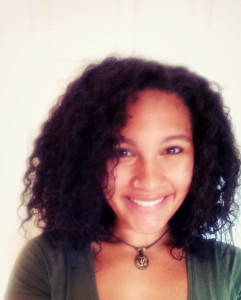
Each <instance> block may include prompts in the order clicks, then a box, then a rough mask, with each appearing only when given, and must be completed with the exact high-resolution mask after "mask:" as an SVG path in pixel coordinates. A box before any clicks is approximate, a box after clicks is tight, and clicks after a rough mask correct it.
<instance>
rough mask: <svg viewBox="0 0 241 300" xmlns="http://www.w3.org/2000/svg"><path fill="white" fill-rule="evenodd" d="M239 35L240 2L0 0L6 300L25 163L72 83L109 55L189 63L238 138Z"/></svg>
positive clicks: (17, 243)
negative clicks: (213, 89)
mask: <svg viewBox="0 0 241 300" xmlns="http://www.w3.org/2000/svg"><path fill="white" fill-rule="evenodd" d="M240 35H241V1H240V0H91V1H87V0H68V1H65V0H21V1H19V0H0V85H1V89H0V138H1V147H0V214H1V215H0V230H1V244H0V251H1V252H0V257H1V264H0V265H1V273H0V299H1V298H2V296H3V293H4V290H5V286H6V282H7V280H8V276H9V273H10V270H11V268H12V265H13V263H14V260H15V258H16V255H17V254H18V252H19V251H20V249H21V247H22V246H23V244H24V242H25V241H24V239H23V238H22V237H21V235H19V234H18V227H19V219H18V217H17V213H16V210H17V206H18V204H19V195H20V193H21V191H22V177H23V173H24V170H25V161H26V158H27V156H28V155H29V154H30V152H31V149H32V141H33V139H34V138H35V136H36V135H37V134H38V132H39V126H40V124H41V123H42V122H43V121H44V120H45V119H46V118H47V116H48V110H49V109H50V107H51V106H52V105H53V104H54V103H55V101H56V99H57V96H58V95H59V94H61V93H63V92H64V89H65V87H66V84H67V83H68V82H69V81H70V80H71V79H73V78H74V77H75V76H76V75H77V74H79V73H80V72H81V70H82V69H83V68H84V67H85V66H86V65H87V64H88V63H91V62H95V61H99V60H100V59H103V58H104V57H106V56H107V55H111V54H112V55H121V56H130V55H132V56H133V55H135V56H141V57H145V58H150V59H156V60H159V61H162V62H166V63H171V64H179V65H184V66H187V67H189V68H191V69H192V70H194V71H196V72H198V73H200V74H202V75H203V76H205V77H208V78H209V79H210V80H213V81H215V82H218V83H219V84H220V85H221V87H222V89H223V96H224V99H225V103H226V105H227V106H228V107H229V108H230V114H231V117H232V120H233V124H234V130H235V133H236V136H237V139H238V141H240V140H241V118H240V111H241V104H240V101H241V84H240V83H241V71H240V70H241V59H240V53H241V41H240ZM30 229H31V230H30V234H29V237H31V236H33V235H34V234H35V233H36V232H35V231H34V230H33V229H32V227H31V228H30ZM235 231H236V234H235V243H236V244H237V245H239V246H241V238H240V237H239V235H240V233H241V230H240V225H237V226H236V228H235Z"/></svg>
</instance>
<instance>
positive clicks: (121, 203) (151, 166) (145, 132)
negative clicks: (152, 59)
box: [105, 89, 194, 234]
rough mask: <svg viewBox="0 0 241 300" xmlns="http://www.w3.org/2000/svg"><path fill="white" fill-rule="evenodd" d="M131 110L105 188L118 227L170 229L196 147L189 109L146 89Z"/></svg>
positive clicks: (142, 230)
mask: <svg viewBox="0 0 241 300" xmlns="http://www.w3.org/2000/svg"><path fill="white" fill-rule="evenodd" d="M137 96H138V97H137V101H136V102H135V103H134V104H132V105H130V107H129V109H128V115H129V118H128V121H127V124H126V125H125V127H124V128H123V129H122V130H121V132H120V133H121V136H122V137H123V139H122V140H121V141H120V144H119V147H118V149H116V151H118V154H119V157H120V159H119V163H118V165H117V166H116V167H115V169H114V171H113V166H114V164H115V162H114V161H112V160H110V161H108V163H107V169H108V172H109V183H108V187H107V188H106V190H105V194H106V198H107V199H108V202H109V205H110V206H111V208H112V209H113V211H114V213H115V215H116V223H115V226H116V227H115V231H116V232H118V231H119V230H123V229H128V230H132V231H135V232H137V233H143V234H154V233H160V232H162V231H163V230H164V229H166V227H167V224H168V221H169V220H170V219H171V218H172V216H173V215H174V214H175V212H176V211H177V210H178V208H179V207H180V205H181V204H182V203H183V201H184V199H185V197H186V195H187V193H188V191H189V188H190V184H191V181H192V176H193V165H194V149H193V138H192V128H191V120H190V113H189V110H188V108H187V107H186V106H185V104H184V103H183V101H182V100H181V99H180V98H179V97H178V96H176V95H175V94H171V93H167V92H164V91H159V90H151V89H149V90H145V91H141V92H140V93H139V94H138V95H137Z"/></svg>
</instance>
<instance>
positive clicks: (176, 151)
mask: <svg viewBox="0 0 241 300" xmlns="http://www.w3.org/2000/svg"><path fill="white" fill-rule="evenodd" d="M182 151H183V149H182V148H180V147H170V148H168V149H167V150H166V154H171V155H175V154H179V153H181V152H182Z"/></svg>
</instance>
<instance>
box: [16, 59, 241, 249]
mask: <svg viewBox="0 0 241 300" xmlns="http://www.w3.org/2000/svg"><path fill="white" fill-rule="evenodd" d="M149 88H151V89H159V90H163V91H167V92H171V93H175V94H177V95H178V96H179V97H180V98H181V99H182V100H183V101H184V103H185V104H186V105H187V107H188V108H189V110H190V113H191V120H192V130H193V138H194V151H195V162H194V174H193V180H192V184H191V188H190V191H189V193H188V195H187V197H186V199H185V200H184V202H183V204H182V206H181V207H180V208H179V210H178V211H177V212H176V214H175V215H174V216H173V217H172V218H171V220H170V221H169V226H170V230H171V232H172V235H173V238H174V240H173V247H178V248H181V247H183V248H184V249H191V247H192V246H193V245H195V243H196V241H197V240H199V239H202V238H205V237H207V236H209V235H215V234H217V233H218V232H220V231H221V232H222V231H223V230H224V229H228V228H231V227H232V225H233V224H234V220H235V217H236V214H237V209H238V207H237V204H236V203H235V199H234V193H235V189H236V187H237V186H238V176H239V168H240V161H239V153H238V150H237V147H236V145H235V141H234V137H233V134H232V131H231V125H230V120H229V116H228V113H227V112H226V111H225V108H224V106H223V103H222V99H221V95H220V93H218V92H217V91H215V90H213V89H212V87H211V85H210V83H209V82H208V81H207V80H206V79H204V78H203V77H201V76H199V75H196V74H194V73H192V72H190V71H188V70H187V69H185V68H183V67H173V66H167V65H162V64H159V63H157V62H153V61H146V60H142V59H138V58H126V59H118V58H114V57H111V58H107V59H105V60H104V61H103V62H101V63H99V64H95V65H94V64H93V65H90V66H89V67H87V68H86V70H85V71H84V72H83V74H82V75H81V76H80V77H79V78H77V79H76V80H75V81H73V82H72V83H70V84H69V86H68V88H67V90H66V92H65V94H64V95H63V96H62V97H60V99H59V101H58V103H57V104H56V106H55V107H54V108H53V109H52V110H51V113H50V116H49V119H48V120H47V121H46V122H45V123H44V124H43V126H42V131H41V134H40V136H39V137H38V138H37V139H36V141H35V148H34V151H33V153H32V155H31V156H30V158H29V165H28V169H27V172H26V174H25V177H24V183H25V190H24V192H23V194H22V205H24V206H25V205H26V207H27V218H26V219H25V220H24V222H26V221H28V220H30V219H31V218H32V217H36V219H35V220H36V224H37V226H38V227H40V228H42V230H43V234H44V235H45V236H46V237H47V238H48V239H49V240H51V241H52V242H53V244H54V245H55V247H57V248H58V249H59V248H60V247H63V246H64V245H66V243H68V242H71V243H72V245H73V246H74V247H76V248H81V247H83V246H84V245H86V244H87V243H90V242H91V241H101V240H102V241H103V240H109V239H110V238H111V236H110V232H109V228H110V226H111V225H112V224H113V222H114V221H115V215H114V213H113V211H112V210H111V208H110V206H109V205H108V203H107V201H106V199H105V197H104V194H103V182H104V181H105V180H106V179H107V180H108V174H107V171H106V162H107V160H108V159H110V158H113V157H114V156H115V155H116V154H115V151H114V149H115V147H116V145H117V144H118V142H119V135H118V134H119V132H120V130H121V128H122V127H123V126H124V125H125V124H126V121H127V118H128V117H127V105H128V104H129V103H130V101H136V100H135V99H136V97H135V96H136V95H137V93H138V92H139V91H141V90H144V89H149ZM131 99H132V100H131Z"/></svg>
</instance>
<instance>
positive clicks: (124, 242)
mask: <svg viewBox="0 0 241 300" xmlns="http://www.w3.org/2000/svg"><path fill="white" fill-rule="evenodd" d="M168 231H169V228H167V230H166V231H165V232H164V233H163V234H162V235H161V236H160V237H159V238H158V239H157V240H155V241H154V242H153V243H151V244H150V245H148V246H145V247H136V246H133V245H131V244H129V243H128V242H126V241H124V240H122V239H121V238H119V237H118V236H116V235H114V234H113V233H112V234H111V235H112V236H113V237H114V238H116V239H117V240H118V241H120V242H122V243H123V244H126V245H128V246H130V247H132V248H134V249H135V250H136V251H138V252H140V251H143V252H144V251H146V250H147V249H149V248H151V247H152V246H154V245H155V244H156V243H157V242H159V241H160V240H161V239H162V238H163V237H164V235H166V233H167V232H168Z"/></svg>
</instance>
